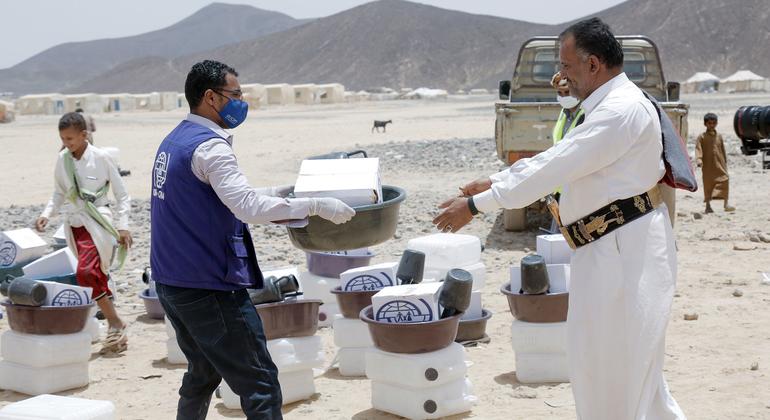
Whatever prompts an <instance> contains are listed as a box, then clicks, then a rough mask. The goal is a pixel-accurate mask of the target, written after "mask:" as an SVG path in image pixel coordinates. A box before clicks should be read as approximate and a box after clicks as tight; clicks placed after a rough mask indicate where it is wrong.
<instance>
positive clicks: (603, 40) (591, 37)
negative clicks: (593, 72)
mask: <svg viewBox="0 0 770 420" xmlns="http://www.w3.org/2000/svg"><path fill="white" fill-rule="evenodd" d="M568 35H572V36H573V37H574V38H575V48H576V49H577V50H578V51H580V52H582V53H584V54H588V55H595V56H596V57H597V58H599V61H601V62H602V63H604V64H606V65H607V67H608V68H611V69H614V68H617V67H620V66H622V65H623V47H621V46H620V42H618V40H617V39H616V38H615V35H613V34H612V30H610V27H609V25H607V24H606V23H604V22H602V20H601V19H599V18H591V19H586V20H581V21H580V22H577V23H575V24H573V25H572V26H570V27H569V28H567V29H565V30H564V32H562V33H561V34H560V35H559V40H560V41H564V38H566V37H567V36H568Z"/></svg>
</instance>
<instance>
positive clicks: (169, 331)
mask: <svg viewBox="0 0 770 420" xmlns="http://www.w3.org/2000/svg"><path fill="white" fill-rule="evenodd" d="M163 321H164V325H165V327H166V335H167V336H168V338H176V331H175V330H174V326H173V325H171V320H169V319H168V316H164V317H163Z"/></svg>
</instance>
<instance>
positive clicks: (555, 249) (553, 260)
mask: <svg viewBox="0 0 770 420" xmlns="http://www.w3.org/2000/svg"><path fill="white" fill-rule="evenodd" d="M537 253H538V254H540V255H541V256H542V257H543V258H544V259H545V263H546V264H569V263H570V259H571V258H572V254H573V253H574V251H572V248H570V247H569V245H567V241H566V240H565V239H564V236H562V234H561V233H557V234H555V235H538V236H537Z"/></svg>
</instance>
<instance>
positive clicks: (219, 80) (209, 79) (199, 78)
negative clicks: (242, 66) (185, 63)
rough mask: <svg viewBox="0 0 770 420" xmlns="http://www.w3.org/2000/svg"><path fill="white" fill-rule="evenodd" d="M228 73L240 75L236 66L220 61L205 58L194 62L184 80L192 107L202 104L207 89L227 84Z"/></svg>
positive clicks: (186, 96) (187, 96) (185, 94)
mask: <svg viewBox="0 0 770 420" xmlns="http://www.w3.org/2000/svg"><path fill="white" fill-rule="evenodd" d="M228 73H230V74H232V75H233V76H235V77H238V72H236V71H235V69H234V68H232V67H230V66H228V65H227V64H224V63H220V62H219V61H214V60H203V61H201V62H198V63H195V64H193V66H192V68H191V69H190V72H189V73H187V80H186V81H185V82H184V97H185V98H187V103H188V104H190V109H195V108H197V107H198V105H200V103H201V100H202V99H203V93H204V92H206V90H207V89H217V88H221V87H223V86H224V85H226V84H227V82H225V77H226V76H227V74H228Z"/></svg>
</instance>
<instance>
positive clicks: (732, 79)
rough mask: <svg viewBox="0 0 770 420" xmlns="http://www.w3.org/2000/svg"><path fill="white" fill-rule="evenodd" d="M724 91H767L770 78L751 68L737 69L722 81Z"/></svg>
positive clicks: (769, 88)
mask: <svg viewBox="0 0 770 420" xmlns="http://www.w3.org/2000/svg"><path fill="white" fill-rule="evenodd" d="M719 83H720V87H721V90H722V91H723V92H728V93H731V92H767V91H770V80H768V79H767V78H766V77H762V76H760V75H758V74H756V73H754V72H752V71H749V70H740V71H736V72H735V73H733V74H732V75H730V76H728V77H727V78H725V79H722V80H721V81H720V82H719Z"/></svg>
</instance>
